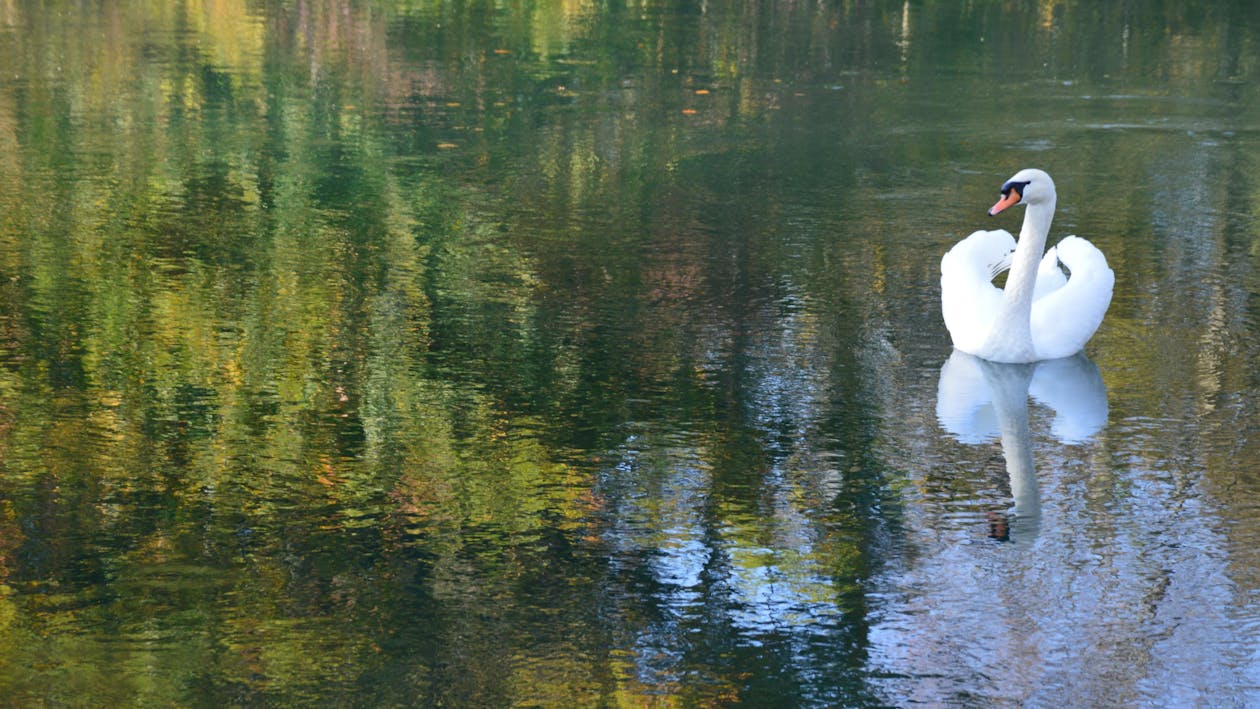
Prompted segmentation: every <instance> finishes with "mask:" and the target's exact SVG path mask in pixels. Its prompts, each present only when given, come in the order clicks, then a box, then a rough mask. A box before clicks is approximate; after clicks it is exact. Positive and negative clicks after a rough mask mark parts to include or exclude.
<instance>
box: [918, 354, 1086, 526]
mask: <svg viewBox="0 0 1260 709" xmlns="http://www.w3.org/2000/svg"><path fill="white" fill-rule="evenodd" d="M1029 396H1031V397H1032V398H1033V399H1034V400H1035V401H1037V402H1038V403H1039V404H1042V405H1043V406H1046V407H1047V408H1049V409H1050V410H1051V411H1053V412H1054V418H1053V420H1052V421H1051V424H1050V432H1051V434H1052V435H1053V436H1054V437H1055V439H1056V440H1058V441H1060V442H1062V443H1080V442H1083V441H1085V440H1087V439H1089V437H1091V436H1093V435H1094V434H1095V433H1097V432H1098V431H1099V429H1101V428H1102V427H1103V424H1104V423H1106V421H1107V390H1106V388H1105V387H1104V386H1103V381H1102V376H1101V375H1100V374H1099V373H1098V367H1097V366H1095V365H1094V363H1093V362H1091V361H1090V360H1089V358H1088V357H1086V356H1085V354H1084V353H1078V354H1076V355H1074V356H1072V357H1066V358H1063V359H1054V360H1047V361H1044V362H1035V363H1032V364H998V363H995V362H989V361H986V360H983V359H980V358H978V357H974V356H972V355H969V354H966V353H964V352H960V351H958V350H955V351H954V353H953V354H952V355H950V358H949V359H948V360H947V361H946V362H945V365H944V366H943V367H941V379H940V384H939V385H938V388H937V397H936V418H937V420H938V421H939V422H940V424H941V427H942V428H944V429H945V430H946V431H948V432H949V433H950V434H951V435H953V436H954V437H955V438H956V439H958V441H960V442H962V443H968V444H977V443H984V442H986V441H990V440H993V439H994V438H1000V439H1001V441H1002V454H1003V455H1004V456H1005V458H1006V472H1007V474H1008V475H1009V476H1010V484H1011V495H1012V496H1013V497H1014V500H1015V506H1014V509H1012V510H1011V512H1012V514H1013V515H1014V517H1015V522H1016V523H1017V524H1019V525H1020V526H1021V527H1023V531H1025V532H1028V533H1029V534H1028V537H1029V538H1032V537H1033V536H1035V534H1036V520H1037V517H1038V515H1039V512H1040V509H1041V502H1040V496H1039V493H1038V488H1037V478H1036V474H1035V472H1034V469H1033V454H1032V433H1031V431H1030V430H1029V425H1028V397H1029Z"/></svg>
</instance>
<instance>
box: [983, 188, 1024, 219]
mask: <svg viewBox="0 0 1260 709" xmlns="http://www.w3.org/2000/svg"><path fill="white" fill-rule="evenodd" d="M1021 199H1023V197H1021V196H1020V194H1019V191H1018V190H1016V189H1014V188H1011V191H1010V192H1007V193H1006V194H1005V195H1003V196H1002V199H999V200H998V201H997V204H995V205H993V206H992V207H989V216H990V217H993V216H997V214H998V213H999V212H1001V211H1003V210H1004V209H1006V208H1007V207H1010V206H1012V205H1016V204H1019V200H1021Z"/></svg>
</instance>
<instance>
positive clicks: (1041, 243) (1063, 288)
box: [941, 169, 1116, 363]
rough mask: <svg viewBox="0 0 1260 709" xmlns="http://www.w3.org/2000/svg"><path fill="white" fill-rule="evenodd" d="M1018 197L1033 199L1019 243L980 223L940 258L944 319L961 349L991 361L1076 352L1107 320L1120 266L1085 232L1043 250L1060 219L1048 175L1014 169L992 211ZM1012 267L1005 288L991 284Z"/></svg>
mask: <svg viewBox="0 0 1260 709" xmlns="http://www.w3.org/2000/svg"><path fill="white" fill-rule="evenodd" d="M1017 204H1023V205H1027V209H1026V211H1025V212H1024V225H1023V227H1022V228H1021V229H1020V231H1019V244H1018V245H1016V242H1015V239H1014V238H1013V237H1012V236H1011V235H1010V233H1009V232H1007V231H1006V230H1005V229H996V230H994V231H977V232H975V233H974V234H972V235H971V236H968V237H967V238H966V239H963V240H962V241H960V242H958V243H957V244H956V245H955V246H954V248H952V249H950V250H949V251H948V252H946V254H945V256H944V257H943V258H941V312H942V314H943V315H944V316H945V327H946V329H948V330H949V334H950V337H951V338H952V339H953V341H954V347H955V348H956V349H959V350H961V351H963V352H966V353H968V354H972V355H975V356H977V357H980V358H982V359H987V360H989V361H992V362H1008V363H1029V362H1039V361H1041V360H1047V359H1058V358H1060V357H1070V356H1071V355H1074V354H1076V353H1077V352H1079V351H1081V349H1082V348H1084V347H1085V343H1086V342H1088V341H1089V338H1090V337H1091V336H1093V334H1094V331H1095V330H1097V329H1098V326H1099V324H1101V323H1102V319H1103V315H1104V314H1106V312H1107V306H1108V305H1110V304H1111V289H1112V286H1113V285H1115V280H1116V278H1115V274H1114V273H1112V271H1111V268H1109V267H1108V266H1107V258H1106V257H1105V256H1103V253H1102V252H1101V251H1099V250H1098V249H1097V248H1096V247H1095V246H1094V245H1093V244H1091V243H1089V242H1088V241H1086V240H1085V239H1082V238H1080V237H1079V236H1069V237H1067V238H1065V239H1063V240H1062V241H1060V242H1059V243H1058V244H1057V245H1056V246H1055V247H1054V248H1051V249H1050V250H1049V251H1046V253H1045V254H1042V250H1043V249H1045V246H1046V236H1047V235H1048V234H1049V232H1050V222H1051V220H1053V219H1054V205H1055V191H1054V181H1053V180H1051V179H1050V175H1048V174H1046V173H1045V172H1043V171H1042V170H1036V169H1026V170H1020V171H1019V172H1017V173H1015V174H1014V175H1013V176H1012V177H1011V179H1009V180H1007V181H1006V184H1004V185H1002V197H1001V199H999V200H998V202H997V204H994V205H993V207H992V208H990V209H989V216H996V215H997V214H999V213H1000V212H1002V211H1004V210H1005V209H1007V208H1008V207H1012V206H1014V205H1017ZM1063 267H1066V268H1067V270H1068V272H1069V273H1070V274H1071V276H1070V277H1068V276H1065V275H1064V273H1063ZM1007 269H1010V273H1009V274H1008V275H1007V278H1006V288H1005V289H1000V288H998V287H997V286H995V285H993V278H994V277H995V276H997V275H998V274H999V273H1001V272H1002V271H1005V270H1007Z"/></svg>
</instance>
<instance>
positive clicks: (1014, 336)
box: [989, 197, 1055, 362]
mask: <svg viewBox="0 0 1260 709" xmlns="http://www.w3.org/2000/svg"><path fill="white" fill-rule="evenodd" d="M1054 202H1055V200H1054V197H1051V198H1050V199H1048V200H1046V201H1043V202H1040V203H1038V204H1030V205H1028V207H1027V211H1025V212H1024V226H1023V227H1022V228H1020V230H1019V245H1018V246H1016V247H1015V255H1014V257H1012V259H1011V271H1010V273H1009V274H1008V275H1007V277H1006V288H1005V290H1004V291H1003V295H1002V308H1001V309H1000V310H999V311H998V315H997V318H996V319H995V320H994V321H993V329H991V330H990V331H989V345H990V347H989V349H990V352H991V353H992V354H991V357H990V358H991V359H994V360H996V361H1001V362H1031V361H1033V360H1035V359H1036V358H1037V356H1036V351H1035V350H1034V348H1033V342H1032V327H1031V323H1030V320H1031V317H1032V302H1033V288H1034V286H1036V284H1037V267H1038V265H1039V264H1040V262H1041V257H1042V255H1043V252H1044V251H1045V250H1046V236H1047V235H1048V234H1049V233H1050V222H1051V220H1053V219H1054Z"/></svg>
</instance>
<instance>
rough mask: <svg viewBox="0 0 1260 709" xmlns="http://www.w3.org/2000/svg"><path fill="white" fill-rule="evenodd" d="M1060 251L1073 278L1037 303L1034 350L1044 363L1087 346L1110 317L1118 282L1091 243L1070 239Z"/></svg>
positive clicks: (1064, 242)
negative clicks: (1100, 326) (1112, 299)
mask: <svg viewBox="0 0 1260 709" xmlns="http://www.w3.org/2000/svg"><path fill="white" fill-rule="evenodd" d="M1056 250H1057V251H1058V254H1059V260H1060V261H1062V262H1063V264H1064V265H1065V266H1067V268H1068V270H1069V271H1071V272H1072V275H1071V277H1070V278H1068V281H1067V284H1066V285H1064V286H1063V287H1062V288H1059V289H1058V290H1056V291H1054V292H1052V293H1049V294H1047V295H1045V296H1044V297H1042V298H1040V299H1038V300H1034V301H1033V306H1032V335H1033V346H1034V347H1035V348H1036V351H1037V356H1038V357H1040V358H1041V359H1058V358H1060V357H1068V356H1070V355H1074V354H1076V353H1077V352H1079V351H1080V350H1081V348H1082V347H1084V346H1085V343H1086V342H1088V341H1089V338H1090V337H1092V336H1093V334H1094V331H1095V330H1097V329H1098V326H1099V324H1101V323H1102V319H1103V315H1105V314H1106V313H1107V306H1108V305H1110V304H1111V289H1112V286H1113V285H1115V282H1116V276H1115V274H1114V273H1112V272H1111V268H1110V267H1108V266H1107V258H1106V257H1105V256H1103V254H1102V252H1101V251H1099V250H1098V249H1097V248H1096V247H1095V246H1094V245H1093V244H1091V243H1089V242H1088V241H1086V240H1084V239H1082V238H1080V237H1078V236H1069V237H1067V238H1066V239H1064V240H1063V241H1060V242H1059V245H1058V246H1057V247H1056Z"/></svg>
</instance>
